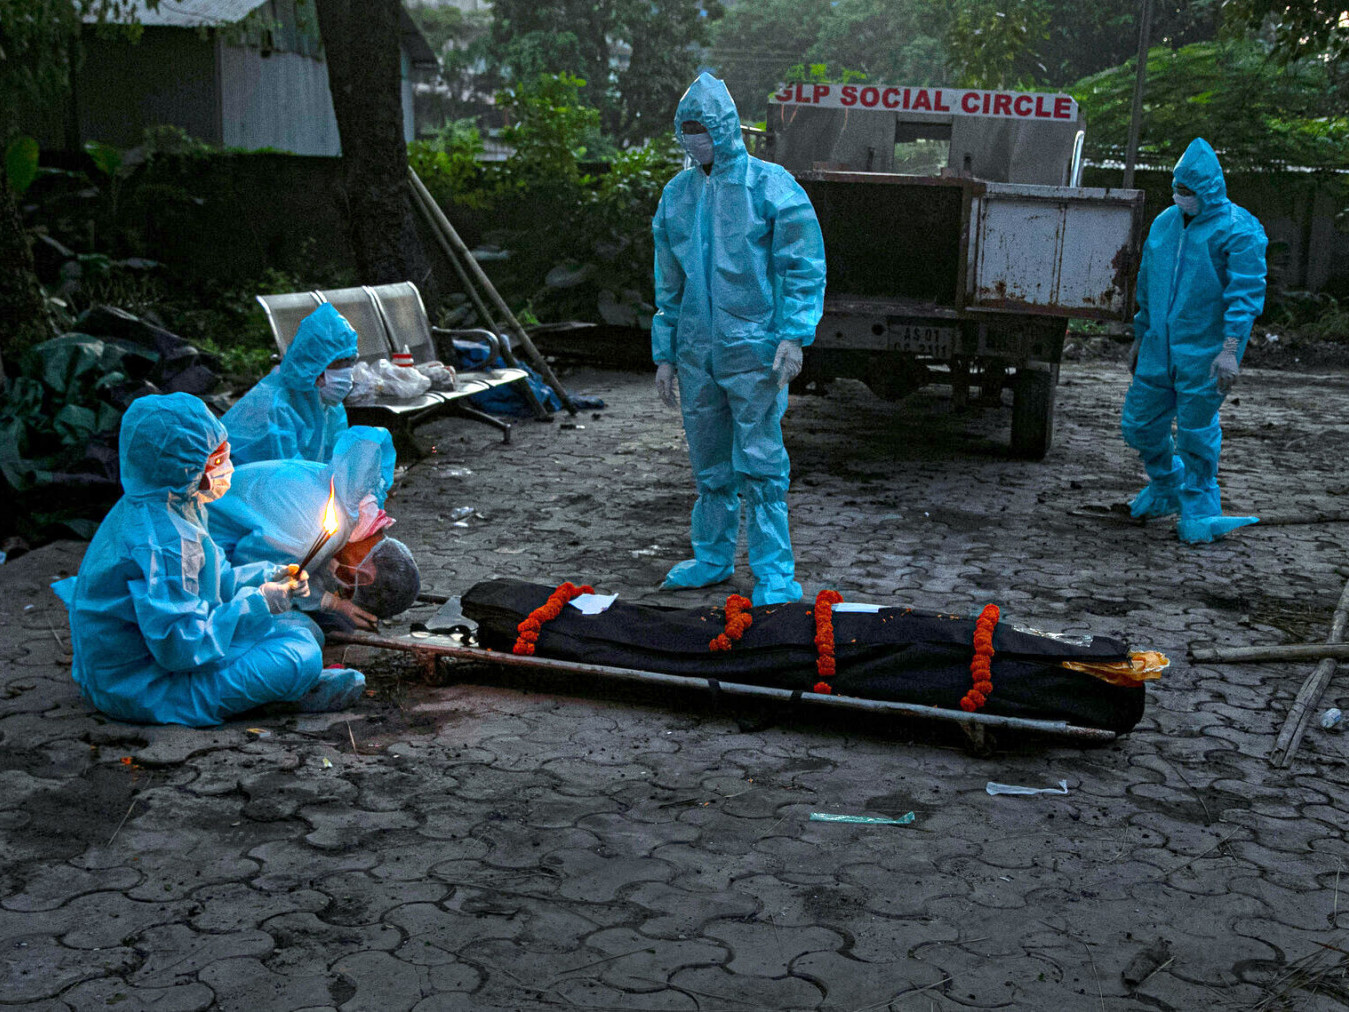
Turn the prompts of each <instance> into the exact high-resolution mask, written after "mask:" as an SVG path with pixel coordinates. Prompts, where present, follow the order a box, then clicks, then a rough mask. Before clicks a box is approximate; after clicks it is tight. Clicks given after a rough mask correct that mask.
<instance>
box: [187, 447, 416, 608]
mask: <svg viewBox="0 0 1349 1012" xmlns="http://www.w3.org/2000/svg"><path fill="white" fill-rule="evenodd" d="M394 460H395V457H394V448H393V439H392V437H391V436H390V435H389V433H388V431H387V430H386V429H380V428H374V427H371V426H365V425H355V426H352V427H351V428H349V429H347V430H346V431H345V432H343V433H342V435H341V436H339V437H338V439H337V445H336V447H335V448H334V450H333V459H332V463H330V464H318V463H315V462H314V461H310V460H267V461H258V462H257V463H254V464H244V465H243V466H242V467H240V468H239V469H238V470H237V471H235V472H234V475H233V484H232V485H231V487H230V493H229V495H227V496H225V497H224V498H222V499H220V500H218V501H216V502H213V503H211V505H210V507H209V509H208V511H207V512H208V513H209V515H210V520H211V534H212V536H213V537H214V538H215V540H216V543H217V544H219V545H220V547H221V549H222V550H223V551H224V552H225V555H226V556H227V557H228V558H229V560H230V562H231V564H233V565H236V566H239V565H245V564H247V563H252V562H261V561H268V562H272V563H284V562H287V561H289V560H292V559H298V558H301V557H302V556H303V555H304V554H305V552H306V551H307V550H308V547H309V545H310V543H311V542H313V540H314V537H315V535H316V534H317V533H318V532H319V529H320V522H321V519H322V517H323V514H324V511H325V508H326V506H327V502H328V497H329V495H331V496H332V497H333V504H334V507H335V509H334V512H335V513H336V516H337V524H338V527H337V532H336V533H335V534H334V535H333V536H332V537H331V538H330V539H329V540H328V542H327V544H325V545H324V546H323V548H322V549H320V550H319V553H318V554H317V555H315V556H314V559H313V561H312V562H311V563H310V565H309V569H310V572H311V573H312V574H313V576H312V583H313V585H314V593H311V594H310V595H309V597H308V598H301V599H298V600H297V601H296V607H297V608H298V609H299V610H300V611H301V612H303V613H304V614H305V615H307V616H309V617H310V618H312V619H313V620H314V621H315V622H316V623H317V624H318V625H319V627H320V628H322V629H329V630H331V629H343V630H350V629H353V628H355V629H374V628H375V624H376V621H377V620H378V619H380V618H391V617H392V616H394V615H396V614H398V613H400V612H402V611H405V610H406V609H407V608H409V607H411V605H412V604H413V602H414V601H415V600H416V599H417V594H418V593H419V592H420V590H421V580H420V576H419V574H418V570H417V563H416V561H415V560H414V559H413V557H412V553H411V552H410V551H408V549H407V547H406V546H405V545H403V544H402V542H400V541H396V540H394V539H393V538H390V537H387V536H386V533H385V532H386V531H387V530H388V528H390V527H392V526H393V523H394V521H393V519H392V518H391V517H389V516H388V515H387V514H385V512H384V504H385V501H386V499H387V497H388V494H389V487H390V486H391V485H392V484H393V471H394Z"/></svg>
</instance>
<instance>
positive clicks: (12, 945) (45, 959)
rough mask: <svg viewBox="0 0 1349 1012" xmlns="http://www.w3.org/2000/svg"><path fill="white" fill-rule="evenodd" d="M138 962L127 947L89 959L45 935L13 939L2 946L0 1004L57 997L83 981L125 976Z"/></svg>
mask: <svg viewBox="0 0 1349 1012" xmlns="http://www.w3.org/2000/svg"><path fill="white" fill-rule="evenodd" d="M137 961H138V960H137V957H136V954H135V953H134V952H133V951H132V950H131V949H129V948H126V947H125V946H118V947H116V948H111V949H103V950H101V951H100V952H99V953H98V955H97V956H95V957H93V958H90V956H89V953H87V952H82V951H80V950H78V949H67V948H66V947H65V946H63V945H60V944H59V943H58V942H57V941H56V939H54V938H51V937H48V936H45V935H19V936H12V937H10V938H7V939H5V941H4V944H3V946H0V1002H6V1003H12V1004H18V1003H20V1002H31V1001H41V1000H44V999H50V998H55V997H56V996H57V995H59V994H60V993H61V992H62V991H64V990H66V988H68V987H72V986H73V985H75V984H78V983H80V982H81V981H86V980H93V979H95V978H98V977H103V976H115V975H119V974H123V973H126V972H127V971H128V970H130V969H132V968H133V967H135V966H136V964H137Z"/></svg>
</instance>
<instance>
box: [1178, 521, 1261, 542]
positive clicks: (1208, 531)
mask: <svg viewBox="0 0 1349 1012" xmlns="http://www.w3.org/2000/svg"><path fill="white" fill-rule="evenodd" d="M1259 522H1260V518H1259V517H1223V516H1217V517H1186V516H1183V517H1181V518H1180V520H1179V521H1178V522H1177V524H1176V534H1177V535H1178V536H1179V537H1180V540H1181V541H1184V542H1185V543H1186V544H1188V545H1203V544H1207V543H1208V542H1210V541H1217V540H1218V539H1219V538H1221V537H1222V536H1223V535H1224V534H1228V533H1230V532H1231V531H1234V530H1236V529H1237V528H1238V527H1249V526H1250V525H1251V524H1258V523H1259Z"/></svg>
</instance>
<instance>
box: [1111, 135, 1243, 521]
mask: <svg viewBox="0 0 1349 1012" xmlns="http://www.w3.org/2000/svg"><path fill="white" fill-rule="evenodd" d="M1172 181H1173V185H1176V186H1187V187H1189V188H1190V189H1191V190H1193V191H1194V192H1195V194H1196V196H1197V197H1198V208H1199V209H1198V213H1197V214H1195V215H1194V216H1193V217H1192V218H1191V219H1190V221H1189V223H1188V224H1187V223H1186V222H1185V217H1184V215H1183V214H1182V213H1181V210H1180V208H1179V207H1168V208H1167V209H1166V210H1165V211H1163V212H1162V213H1161V214H1160V215H1158V216H1157V219H1156V220H1155V221H1154V222H1153V223H1152V228H1151V229H1150V230H1149V232H1148V239H1147V243H1146V244H1145V245H1144V247H1143V263H1142V266H1141V267H1140V268H1139V272H1138V313H1137V315H1136V316H1135V317H1134V339H1135V340H1136V341H1138V342H1139V347H1138V364H1137V366H1136V368H1135V370H1134V378H1133V382H1132V383H1131V384H1130V386H1129V392H1128V394H1127V395H1126V396H1125V398H1124V414H1123V419H1122V424H1121V428H1122V430H1123V433H1124V440H1125V442H1127V443H1128V444H1129V445H1130V446H1132V447H1133V448H1134V449H1135V450H1137V451H1138V452H1139V455H1140V456H1141V457H1142V458H1143V466H1144V468H1145V469H1146V470H1147V473H1148V480H1149V483H1148V485H1147V486H1145V487H1144V488H1143V490H1142V491H1141V492H1140V493H1139V494H1138V496H1137V497H1136V498H1135V499H1134V500H1133V502H1132V503H1130V507H1131V509H1132V511H1133V514H1134V516H1136V517H1144V516H1165V515H1166V514H1168V513H1175V512H1177V510H1179V512H1180V519H1179V521H1178V523H1177V525H1176V530H1177V534H1178V535H1179V536H1180V539H1181V540H1182V541H1186V542H1189V543H1201V542H1206V541H1212V540H1213V539H1214V538H1218V537H1221V536H1222V535H1224V534H1226V533H1227V532H1228V531H1230V530H1233V529H1234V528H1236V527H1241V526H1244V525H1246V524H1253V523H1256V522H1257V518H1256V517H1224V516H1223V515H1222V505H1221V499H1220V495H1219V491H1218V453H1219V451H1220V449H1221V448H1222V427H1221V425H1220V424H1219V421H1218V408H1219V406H1220V405H1221V404H1222V402H1223V400H1224V398H1225V397H1226V394H1225V393H1223V392H1222V391H1221V390H1219V388H1218V384H1217V381H1216V380H1215V379H1214V378H1213V377H1212V375H1211V373H1212V371H1213V368H1214V359H1215V358H1216V357H1217V356H1218V354H1219V353H1220V352H1221V351H1222V350H1223V344H1224V342H1225V341H1228V340H1232V341H1235V343H1236V349H1237V350H1236V357H1237V361H1238V362H1239V361H1240V360H1241V356H1242V355H1243V354H1244V352H1245V350H1246V342H1247V341H1248V340H1249V338H1250V334H1251V327H1252V325H1253V324H1254V323H1255V318H1256V317H1257V316H1258V315H1259V314H1260V311H1261V309H1262V308H1263V307H1264V303H1265V245H1266V239H1265V231H1264V229H1263V228H1261V227H1260V222H1258V221H1257V220H1256V219H1255V217H1254V216H1253V215H1252V214H1250V212H1248V211H1246V210H1245V209H1244V208H1241V207H1238V206H1237V205H1236V204H1233V203H1232V202H1231V201H1230V200H1228V199H1227V185H1226V183H1225V182H1224V180H1223V171H1222V167H1221V166H1220V165H1219V164H1218V156H1217V155H1215V154H1214V152H1213V148H1211V147H1209V145H1208V142H1207V141H1205V140H1203V139H1202V138H1196V139H1195V140H1193V141H1191V142H1190V146H1189V147H1188V148H1186V150H1185V154H1184V155H1182V156H1181V159H1180V161H1179V162H1177V163H1176V167H1175V169H1174V171H1173V175H1172ZM1173 420H1174V422H1175V424H1176V433H1175V437H1174V438H1173V437H1172V434H1171V424H1172V421H1173Z"/></svg>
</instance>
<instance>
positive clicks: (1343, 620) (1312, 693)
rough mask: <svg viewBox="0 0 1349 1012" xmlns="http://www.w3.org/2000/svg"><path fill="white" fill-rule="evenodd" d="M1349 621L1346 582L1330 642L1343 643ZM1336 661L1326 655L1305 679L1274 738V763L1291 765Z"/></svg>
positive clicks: (1328, 682) (1327, 639)
mask: <svg viewBox="0 0 1349 1012" xmlns="http://www.w3.org/2000/svg"><path fill="white" fill-rule="evenodd" d="M1347 624H1349V583H1346V584H1345V585H1344V591H1343V593H1341V594H1340V603H1339V604H1338V605H1336V606H1335V614H1334V616H1332V617H1331V620H1330V635H1329V636H1327V637H1326V643H1328V644H1335V643H1343V642H1344V630H1345V626H1346V625H1347ZM1335 664H1336V661H1335V658H1333V657H1327V658H1325V659H1324V660H1322V661H1321V663H1320V664H1318V665H1316V667H1315V669H1313V671H1312V673H1311V674H1310V675H1308V676H1307V680H1306V681H1305V682H1303V683H1302V688H1301V689H1300V690H1298V694H1297V698H1296V699H1295V700H1293V705H1292V706H1291V707H1290V708H1289V710H1288V718H1287V719H1286V720H1285V721H1284V725H1283V730H1281V731H1280V732H1279V737H1278V739H1277V740H1276V741H1275V742H1274V750H1273V751H1272V752H1270V754H1269V761H1270V762H1271V763H1272V764H1273V765H1275V766H1287V765H1288V764H1289V763H1290V762H1292V760H1293V753H1295V752H1296V751H1297V748H1298V746H1299V745H1301V744H1302V736H1303V735H1304V734H1306V732H1307V725H1308V724H1310V723H1311V717H1312V713H1313V712H1314V711H1315V709H1316V706H1317V704H1318V703H1320V702H1321V697H1322V696H1323V695H1324V694H1325V691H1326V686H1328V685H1329V684H1330V679H1331V678H1332V677H1333V676H1334V674H1335Z"/></svg>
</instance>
